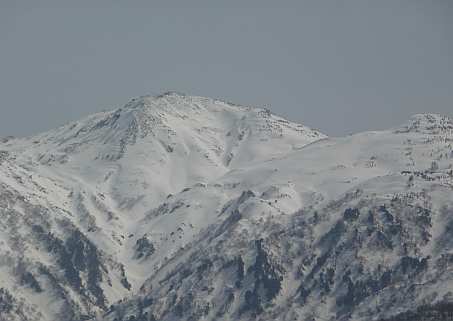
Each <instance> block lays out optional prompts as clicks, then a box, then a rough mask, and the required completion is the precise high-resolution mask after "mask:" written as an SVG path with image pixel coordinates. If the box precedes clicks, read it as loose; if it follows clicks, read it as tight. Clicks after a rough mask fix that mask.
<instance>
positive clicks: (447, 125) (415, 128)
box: [397, 113, 453, 135]
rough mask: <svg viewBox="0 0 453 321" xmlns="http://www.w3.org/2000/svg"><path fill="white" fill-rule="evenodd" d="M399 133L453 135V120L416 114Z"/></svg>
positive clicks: (437, 115) (439, 116)
mask: <svg viewBox="0 0 453 321" xmlns="http://www.w3.org/2000/svg"><path fill="white" fill-rule="evenodd" d="M397 132H400V133H407V132H414V133H423V134H430V135H438V134H453V120H452V119H451V118H450V117H448V116H443V115H440V114H434V113H426V114H415V115H413V116H412V117H411V118H410V119H409V121H408V122H406V124H404V125H403V126H402V127H401V128H399V129H398V130H397Z"/></svg>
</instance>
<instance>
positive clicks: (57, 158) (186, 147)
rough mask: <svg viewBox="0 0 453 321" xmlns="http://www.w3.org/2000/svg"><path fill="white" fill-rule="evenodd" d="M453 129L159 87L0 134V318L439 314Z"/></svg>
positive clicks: (428, 121) (444, 288)
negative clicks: (311, 120)
mask: <svg viewBox="0 0 453 321" xmlns="http://www.w3.org/2000/svg"><path fill="white" fill-rule="evenodd" d="M452 128H453V126H452V120H451V119H450V118H448V117H443V116H440V115H430V114H426V115H416V116H414V117H413V118H412V119H411V120H410V121H409V122H408V123H406V124H404V125H402V126H400V127H398V128H396V129H389V130H384V131H374V132H365V133H358V134H355V135H351V136H347V137H339V138H329V137H327V136H325V135H323V134H322V133H319V132H318V131H316V130H312V129H310V128H308V127H306V126H303V125H300V124H297V123H293V122H290V121H288V120H285V119H283V118H281V117H278V116H276V115H273V114H272V113H271V112H270V111H269V110H266V109H262V108H252V107H246V106H238V105H236V104H232V103H228V102H224V101H220V100H215V99H210V98H204V97H193V96H186V95H182V94H178V93H165V94H163V95H160V96H156V97H151V96H144V97H140V98H136V99H133V100H131V101H130V102H129V103H127V104H126V105H125V106H124V107H121V108H118V109H116V110H113V111H107V112H102V113H98V114H95V115H92V116H89V117H87V118H85V119H82V120H80V121H77V122H73V123H70V124H67V125H64V126H62V127H60V128H57V129H54V130H50V131H48V132H45V133H42V134H39V135H36V136H33V137H27V138H16V139H11V138H9V139H5V140H2V141H1V142H0V195H1V197H0V242H1V244H2V246H1V247H0V257H1V260H0V262H1V263H0V271H1V273H2V275H3V276H4V277H2V278H1V280H0V319H1V320H3V319H4V320H14V321H16V320H17V321H19V320H20V321H31V320H36V321H37V320H43V321H56V320H68V321H81V320H99V321H101V320H108V321H131V320H135V321H149V320H165V321H167V320H168V321H169V320H371V319H375V320H379V319H382V320H405V319H404V318H405V317H406V318H407V317H408V316H410V317H411V318H412V319H413V320H422V318H424V317H426V313H431V314H430V315H434V316H436V317H438V318H437V319H435V320H442V319H441V317H443V315H444V314H445V313H449V311H451V309H452V302H453V294H452V292H451V291H452V290H451V289H452V288H453V277H452V274H451V271H452V269H453V242H451V233H452V231H453V198H452V195H453V148H452V145H453V132H452ZM426 311H428V312H426ZM433 320H434V319H433Z"/></svg>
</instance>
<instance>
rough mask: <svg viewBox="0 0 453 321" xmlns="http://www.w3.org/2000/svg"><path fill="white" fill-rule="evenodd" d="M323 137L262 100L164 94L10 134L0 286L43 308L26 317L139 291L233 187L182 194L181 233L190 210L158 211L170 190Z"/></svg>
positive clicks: (86, 310) (97, 306)
mask: <svg viewBox="0 0 453 321" xmlns="http://www.w3.org/2000/svg"><path fill="white" fill-rule="evenodd" d="M322 138H325V136H324V135H322V134H320V133H318V132H317V131H314V130H311V129H309V128H307V127H305V126H302V125H299V124H295V123H291V122H289V121H286V120H284V119H282V118H280V117H277V116H275V115H272V114H271V113H270V112H269V111H267V110H264V109H258V108H251V107H241V106H236V105H232V104H229V103H225V102H221V101H218V100H213V99H208V98H202V97H189V96H184V95H181V94H176V93H167V94H164V95H161V96H158V97H149V96H147V97H140V98H138V99H134V100H132V101H131V102H129V103H128V104H127V105H126V106H124V107H122V108H119V109H116V110H114V111H109V112H103V113H99V114H95V115H93V116H90V117H88V118H86V119H83V120H81V121H78V122H74V123H71V124H67V125H65V126H62V127H60V128H58V129H55V130H52V131H49V132H46V133H43V134H41V135H37V136H34V137H29V138H24V139H5V140H3V141H2V143H1V144H0V153H1V167H0V188H1V189H2V193H1V195H2V198H1V200H2V203H1V207H0V211H1V213H2V215H1V233H0V240H1V241H2V243H3V245H2V247H1V248H0V251H1V252H2V254H3V255H2V256H3V257H4V258H5V259H4V261H5V262H4V264H0V268H1V269H3V271H2V273H3V275H5V277H3V278H1V281H0V287H3V288H4V289H5V291H8V293H14V298H15V299H17V300H18V301H20V300H22V299H23V300H25V301H24V302H25V303H24V304H25V306H26V307H27V309H28V308H30V309H32V310H36V311H35V312H33V313H27V315H29V317H30V318H32V316H34V315H36V318H37V319H40V318H41V317H39V315H40V313H42V318H43V320H57V319H58V318H61V315H67V316H66V318H67V320H70V318H73V319H74V320H77V319H80V318H83V315H95V314H96V313H97V312H100V311H102V310H103V309H105V308H106V307H107V306H108V305H110V304H111V303H113V302H115V301H117V300H119V299H122V298H124V297H126V296H127V295H129V294H130V293H133V292H134V291H136V290H137V289H138V287H139V286H140V285H141V284H142V283H143V281H144V280H145V279H146V278H148V277H150V276H151V275H152V274H153V270H154V269H157V267H159V266H160V265H162V264H164V262H165V257H171V256H172V255H174V253H176V251H177V250H178V249H179V247H180V246H183V245H184V244H187V243H189V242H191V241H192V238H193V237H194V236H195V235H197V233H198V232H199V231H200V230H201V229H203V228H206V227H207V226H208V225H209V224H211V223H212V222H215V221H216V219H215V216H214V215H211V214H212V213H210V210H211V208H210V206H212V208H215V207H217V206H218V203H219V202H223V201H226V200H227V198H228V196H227V195H224V196H223V197H222V198H220V199H217V198H215V197H211V199H208V198H203V200H201V199H200V202H201V201H203V203H204V204H203V206H204V209H201V208H200V209H198V207H201V205H194V206H193V208H191V209H189V208H188V207H187V205H185V207H184V209H185V211H184V213H186V215H189V213H191V214H190V215H191V223H190V224H191V225H190V228H191V230H192V232H191V234H187V235H186V236H185V237H184V238H178V240H174V237H173V236H171V234H172V233H173V232H174V231H175V230H176V228H177V227H176V225H177V224H183V223H184V219H182V218H181V219H180V220H176V219H173V218H169V219H162V218H160V217H158V216H159V215H157V216H156V215H155V214H153V213H155V212H156V211H164V207H165V205H164V203H165V201H166V200H167V199H168V200H170V199H171V200H173V199H172V198H171V197H170V196H169V195H171V194H175V195H178V194H181V195H182V194H184V193H186V195H190V194H193V193H194V191H195V190H196V189H203V188H204V187H206V186H207V185H208V184H211V183H212V182H214V181H215V180H216V179H218V178H220V177H222V176H223V175H225V174H227V173H228V172H230V171H233V170H234V169H236V168H239V167H241V166H244V165H246V164H253V163H261V162H263V161H270V160H272V159H274V158H279V157H283V156H284V155H286V154H287V153H290V152H291V151H293V150H297V149H299V148H301V147H303V146H304V145H306V144H308V143H311V142H313V141H316V140H318V139H322ZM191 188H193V189H194V191H189V189H191ZM202 194H203V192H202ZM181 202H183V201H181ZM209 202H212V204H211V203H209ZM178 204H179V203H178ZM178 204H176V205H175V208H170V209H168V211H171V212H175V211H176V207H177V206H182V205H178ZM147 227H152V228H147ZM145 234H146V235H151V234H152V235H153V237H159V239H160V241H159V242H160V243H159V245H157V242H156V241H155V240H153V242H155V245H154V247H155V250H156V251H157V253H158V254H159V256H158V255H154V256H153V259H152V260H151V259H149V258H148V255H147V254H140V253H141V251H144V250H143V249H142V247H144V248H146V245H147V242H148V241H147V239H146V238H145V237H144V235H145ZM138 247H140V248H138ZM148 247H149V246H148ZM18 253H20V254H19V255H18ZM142 256H143V257H142ZM79 261H82V262H81V263H77V262H79ZM78 264H80V266H78ZM73 265H75V269H74V267H73ZM19 266H20V268H19ZM22 266H23V267H22ZM24 269H25V270H24ZM18 270H20V272H18ZM22 270H24V271H22ZM16 274H17V275H16ZM6 275H8V277H6ZM11 275H16V276H15V279H13V278H12V277H11ZM23 275H26V277H27V278H30V280H28V281H23V280H22V278H24V276H23ZM2 282H3V283H4V284H3V283H2ZM24 282H25V283H24ZM27 282H31V284H32V285H33V286H35V287H37V289H33V286H31V288H30V285H29V284H28V283H27ZM18 284H19V285H20V286H19V288H16V287H17V285H18ZM27 284H28V285H27ZM38 284H39V286H38ZM43 303H45V304H44V306H46V305H47V304H49V305H50V308H44V309H43ZM32 305H35V308H32V307H31V306H32ZM68 311H69V312H68ZM70 313H72V314H73V316H70ZM19 319H20V317H19Z"/></svg>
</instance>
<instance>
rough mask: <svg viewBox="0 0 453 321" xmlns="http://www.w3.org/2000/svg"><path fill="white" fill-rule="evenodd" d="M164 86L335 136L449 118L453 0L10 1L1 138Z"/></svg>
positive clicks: (3, 3)
mask: <svg viewBox="0 0 453 321" xmlns="http://www.w3.org/2000/svg"><path fill="white" fill-rule="evenodd" d="M166 90H176V91H180V92H184V93H186V94H192V95H200V96H209V97H215V98H223V99H227V100H229V101H233V102H236V103H240V104H247V105H255V106H263V105H270V108H271V110H272V111H273V112H275V113H277V114H279V115H282V116H285V117H287V118H290V119H291V120H294V121H298V122H301V123H304V124H306V125H309V126H312V127H315V128H318V129H320V130H321V131H323V132H325V133H327V134H330V135H343V134H347V133H351V132H358V131H362V130H366V129H380V128H388V127H391V126H394V125H396V124H399V123H401V122H403V121H405V120H406V119H407V118H408V117H409V116H410V115H412V114H415V113H420V112H438V113H443V114H447V115H451V116H453V0H379V1H378V0H344V1H342V0H298V1H285V0H279V1H275V0H273V1H267V0H250V1H247V0H240V1H239V0H228V1H227V0H221V1H215V0H210V1H208V0H206V1H200V0H190V1H189V0H185V1H171V0H167V1H154V0H149V1H134V0H130V1H114V0H110V1H102V0H96V1H93V0H90V1H88V0H77V1H69V0H55V1H50V0H39V1H37V0H30V1H22V0H0V136H6V135H28V134H32V133H36V132H39V131H42V130H45V129H50V128H53V127H56V126H59V125H61V124H63V123H65V122H67V121H69V120H75V119H78V118H80V117H81V116H83V115H86V114H89V113H92V112H95V111H99V110H102V109H111V108H115V107H119V106H121V105H122V104H124V103H125V102H127V101H128V100H129V99H130V98H131V97H134V96H140V95H145V94H158V93H161V92H162V91H166Z"/></svg>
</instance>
